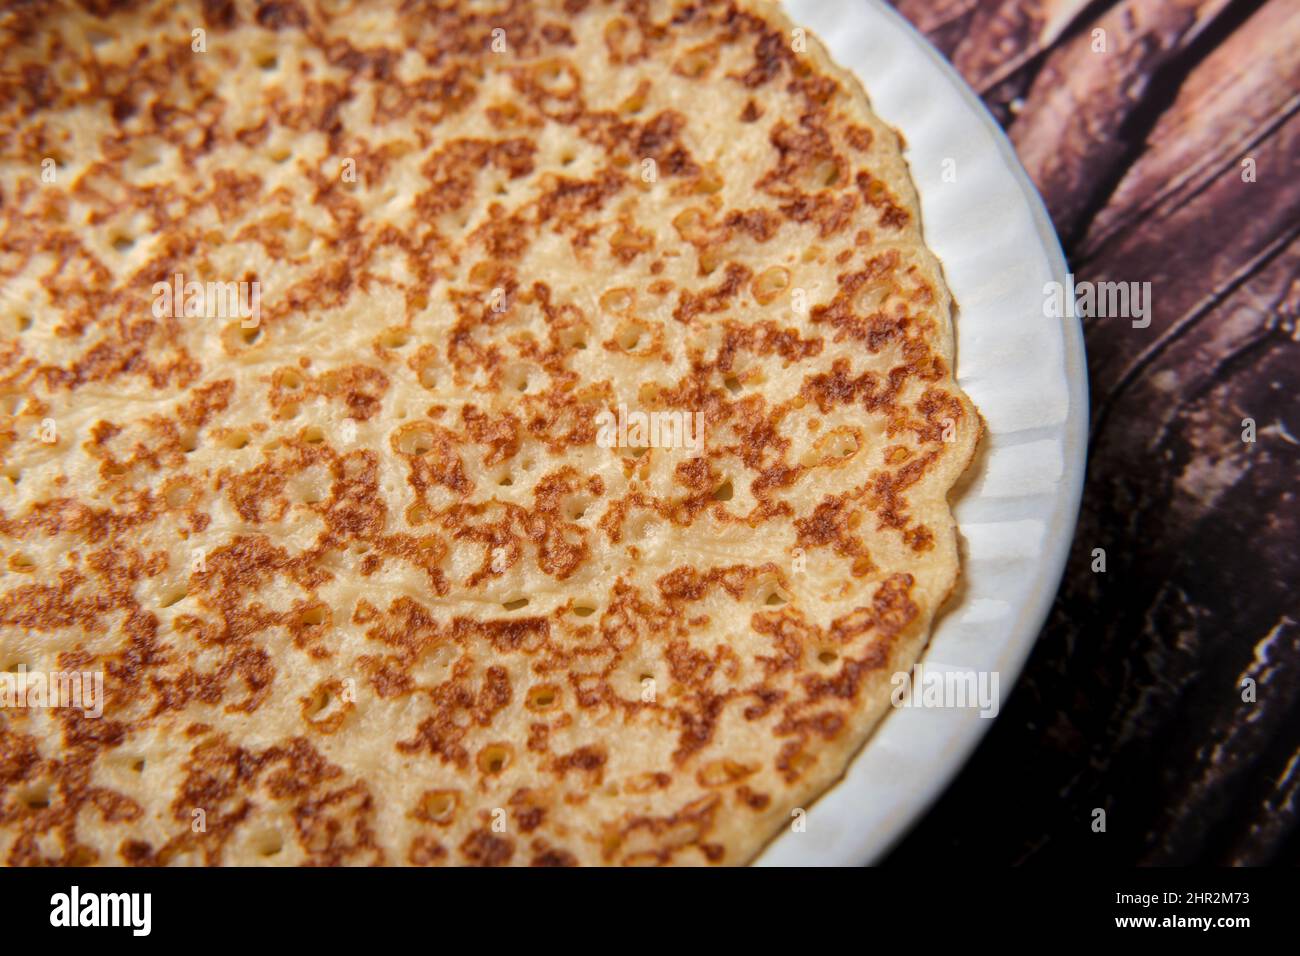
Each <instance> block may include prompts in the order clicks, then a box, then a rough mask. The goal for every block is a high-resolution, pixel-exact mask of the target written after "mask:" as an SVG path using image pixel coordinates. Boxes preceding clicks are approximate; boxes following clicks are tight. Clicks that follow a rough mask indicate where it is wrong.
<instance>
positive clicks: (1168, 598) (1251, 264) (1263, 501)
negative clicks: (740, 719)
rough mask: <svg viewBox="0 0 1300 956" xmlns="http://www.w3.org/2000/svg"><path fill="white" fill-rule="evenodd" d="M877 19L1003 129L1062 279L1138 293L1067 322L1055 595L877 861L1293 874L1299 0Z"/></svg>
mask: <svg viewBox="0 0 1300 956" xmlns="http://www.w3.org/2000/svg"><path fill="white" fill-rule="evenodd" d="M896 6H897V7H898V9H899V10H900V11H901V12H902V13H903V14H904V15H905V16H907V17H909V18H910V19H911V20H912V21H913V23H915V24H916V25H917V26H918V28H919V29H921V30H922V31H923V32H925V33H926V34H927V35H928V36H930V38H931V39H932V41H933V42H935V44H936V45H937V46H938V47H939V48H940V49H942V50H943V51H944V52H945V53H947V54H948V55H949V57H950V58H951V59H952V60H953V62H954V64H955V65H956V66H957V67H958V69H959V70H961V72H962V74H963V75H964V76H965V77H966V78H967V80H968V81H969V82H970V83H971V85H972V87H973V88H975V89H976V90H977V91H978V92H979V93H980V94H981V95H982V96H983V97H984V100H985V102H986V104H988V106H989V107H990V109H991V110H992V111H993V112H994V115H995V116H997V117H998V118H999V119H1000V120H1001V121H1002V122H1003V123H1004V125H1005V126H1006V128H1007V132H1008V134H1009V136H1010V137H1011V139H1012V142H1013V143H1014V144H1015V146H1016V149H1017V151H1018V152H1019V154H1020V156H1021V159H1022V161H1023V162H1024V163H1025V166H1026V168H1027V169H1028V171H1029V173H1030V175H1031V177H1032V178H1033V179H1034V181H1035V182H1036V183H1037V185H1038V187H1039V189H1040V191H1041V192H1042V193H1043V196H1044V199H1045V201H1046V203H1047V206H1048V208H1049V210H1050V211H1051V213H1052V216H1053V219H1054V221H1055V223H1056V226H1057V230H1058V232H1059V233H1060V235H1061V237H1062V240H1063V243H1064V245H1065V247H1066V255H1067V258H1068V259H1069V261H1070V263H1071V268H1072V270H1073V271H1074V273H1075V275H1076V278H1077V279H1078V280H1080V281H1084V280H1090V281H1094V282H1111V281H1123V282H1150V283H1151V295H1152V303H1153V311H1152V316H1151V324H1150V326H1149V327H1147V328H1134V327H1133V326H1132V323H1131V322H1129V321H1128V320H1124V319H1101V318H1099V319H1090V320H1088V321H1086V322H1085V327H1084V335H1085V340H1086V344H1087V350H1088V364H1089V384H1090V387H1091V392H1092V400H1093V415H1092V432H1091V435H1090V461H1089V468H1088V477H1087V482H1086V485H1085V492H1084V503H1083V508H1082V511H1081V514H1080V518H1079V526H1078V530H1077V533H1076V538H1075V541H1074V544H1073V549H1072V554H1071V559H1070V563H1069V567H1068V569H1067V571H1066V575H1065V579H1064V581H1063V582H1062V586H1061V590H1060V593H1059V594H1058V597H1057V601H1056V605H1055V607H1054V609H1053V613H1052V616H1051V618H1050V620H1049V622H1048V625H1047V627H1046V628H1045V629H1044V633H1043V635H1042V637H1041V638H1040V641H1039V644H1038V646H1037V648H1036V649H1035V652H1034V654H1033V656H1032V657H1031V659H1030V661H1029V663H1028V665H1027V667H1026V670H1025V672H1024V674H1023V676H1022V679H1021V681H1020V683H1019V685H1018V686H1017V688H1016V690H1015V692H1014V694H1013V695H1012V697H1011V699H1010V700H1009V701H1008V703H1007V705H1006V707H1005V708H1004V710H1003V714H1002V716H1001V718H1000V719H999V720H998V723H997V724H996V725H995V727H994V729H993V730H992V732H991V733H990V734H989V736H988V738H987V739H986V740H985V742H984V743H983V744H982V746H981V747H980V749H979V751H977V753H976V755H975V757H974V758H973V759H972V760H971V762H970V764H969V765H968V766H967V768H966V769H965V770H964V771H963V773H962V774H961V776H960V777H959V778H958V780H957V782H956V783H955V784H954V786H953V787H952V788H951V789H950V790H949V792H948V793H947V795H946V796H945V797H944V798H943V799H942V800H941V801H940V803H939V804H938V805H937V806H936V807H935V808H934V809H933V810H932V811H931V812H930V813H929V814H928V815H927V816H926V817H925V818H924V819H923V820H922V822H921V823H920V824H919V825H918V826H917V828H916V829H915V830H914V831H913V833H912V834H911V835H910V836H909V837H908V838H907V839H906V840H905V841H904V842H903V843H902V844H900V846H899V847H898V848H897V849H896V850H895V851H894V853H893V854H892V855H891V856H890V858H889V861H890V862H893V863H911V862H915V863H923V862H926V861H928V860H932V859H933V858H934V857H935V855H936V854H939V853H942V854H944V855H945V857H944V858H948V859H951V858H952V854H953V853H954V852H957V853H962V854H964V855H965V856H964V858H968V859H970V860H973V861H978V862H982V863H995V864H996V863H1046V862H1052V863H1079V862H1103V861H1104V862H1112V863H1126V864H1132V863H1139V864H1186V863H1197V862H1203V863H1221V864H1264V863H1288V864H1292V865H1294V864H1296V863H1300V826H1298V825H1297V815H1298V814H1300V608H1298V604H1300V602H1298V601H1297V599H1296V595H1295V581H1296V578H1297V571H1300V548H1298V547H1297V541H1300V508H1298V507H1297V500H1296V493H1297V488H1298V487H1300V482H1298V481H1297V479H1298V478H1300V388H1298V386H1300V331H1298V320H1297V317H1298V316H1300V4H1297V3H1295V2H1293V0H1267V2H1228V0H1199V2H1197V0H1125V2H1101V3H1081V2H1073V3H1071V2H1062V0H1021V2H1003V0H994V2H987V3H978V4H976V3H968V2H963V0H941V2H935V3H922V2H920V0H899V2H898V3H897V4H896ZM1098 29H1101V30H1105V31H1106V32H1105V38H1106V43H1107V47H1106V50H1105V51H1104V52H1102V51H1097V50H1096V49H1095V46H1094V37H1095V34H1094V32H1093V31H1094V30H1098ZM1247 423H1253V425H1254V430H1255V434H1254V436H1253V437H1254V441H1247V440H1244V437H1243V436H1244V435H1246V434H1247V433H1246V424H1247ZM1247 437H1248V436H1247ZM1098 548H1100V549H1104V552H1105V558H1106V567H1105V571H1104V572H1095V571H1094V570H1093V565H1094V553H1095V549H1098ZM1247 679H1249V681H1248V680H1247ZM1250 681H1253V682H1254V685H1253V686H1254V694H1255V699H1254V700H1253V701H1248V700H1243V685H1244V684H1249V682H1250ZM1097 809H1104V810H1105V811H1106V830H1105V832H1101V833H1099V832H1094V830H1093V826H1092V824H1093V820H1094V811H1095V810H1097ZM959 858H963V857H959Z"/></svg>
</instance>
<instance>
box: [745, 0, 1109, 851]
mask: <svg viewBox="0 0 1300 956" xmlns="http://www.w3.org/2000/svg"><path fill="white" fill-rule="evenodd" d="M784 7H785V10H786V12H787V14H788V15H789V16H790V18H791V19H792V20H793V21H794V22H795V23H796V24H799V25H801V26H804V27H806V28H808V29H809V30H811V31H812V32H813V33H814V34H815V35H816V36H817V37H818V38H819V39H820V40H821V41H822V42H823V43H824V44H825V45H826V47H827V49H828V50H829V51H830V54H831V56H832V58H833V59H834V60H835V62H836V63H838V64H839V65H840V66H842V67H844V68H845V69H848V70H851V71H852V72H853V73H854V74H855V75H856V76H857V77H858V79H859V80H861V81H862V84H863V86H864V87H865V88H866V90H867V95H868V97H869V98H870V100H871V104H872V107H873V108H874V109H875V111H876V112H877V114H878V115H880V116H881V118H882V119H884V120H885V121H886V122H887V123H890V124H891V125H893V126H894V127H895V128H896V129H898V130H899V131H900V132H901V133H902V134H903V136H904V139H905V140H906V142H907V151H906V157H907V160H908V163H909V165H910V166H911V170H912V177H913V180H914V181H915V183H916V187H917V190H918V192H919V193H920V197H921V214H922V220H923V226H924V229H925V237H926V243H927V245H929V247H930V248H931V249H932V250H933V251H934V252H935V254H936V255H937V256H938V257H939V259H940V260H941V261H942V263H943V267H944V274H945V277H946V278H947V280H948V284H949V287H950V288H951V289H952V292H953V296H954V298H955V299H956V301H957V303H958V308H959V311H958V314H957V324H956V328H957V379H958V382H959V383H960V384H961V386H962V387H963V388H964V389H965V390H966V392H967V393H968V394H969V395H970V397H971V399H972V401H974V402H975V405H976V406H977V407H978V408H979V409H980V411H981V413H982V414H983V416H984V419H985V424H986V426H987V432H986V435H985V439H984V440H985V443H986V444H985V447H984V448H983V449H982V450H981V454H980V456H979V458H978V459H977V463H976V465H975V466H974V467H975V468H977V469H978V472H977V474H976V475H975V477H974V480H973V482H972V483H971V485H970V486H969V487H968V488H967V490H966V491H965V493H964V494H963V495H962V497H961V498H960V499H959V500H958V502H957V505H956V508H955V513H956V517H957V521H958V527H959V528H960V530H961V534H962V542H963V548H962V551H963V563H962V572H963V577H964V587H963V588H962V590H961V592H960V594H959V595H958V596H957V597H955V598H954V600H953V601H952V602H951V603H950V605H949V607H948V608H947V609H946V610H945V612H944V614H943V616H942V617H941V619H940V620H939V622H938V626H937V627H936V629H935V632H934V635H933V636H932V639H931V642H930V645H929V647H928V648H927V650H926V653H925V655H924V657H923V658H922V663H923V664H924V665H925V666H926V667H927V668H933V669H935V670H941V671H943V670H973V671H977V672H980V671H983V672H989V673H996V674H997V675H998V684H999V690H1000V698H1001V703H1002V704H1005V702H1006V699H1007V697H1008V695H1009V694H1010V692H1011V690H1012V688H1013V686H1014V684H1015V681H1016V679H1017V677H1018V676H1019V674H1020V671H1021V669H1022V667H1023V666H1024V663H1025V659H1026V658H1027V657H1028V656H1029V652H1030V650H1032V648H1033V646H1034V643H1035V642H1036V640H1037V638H1038V635H1039V632H1040V631H1041V630H1042V627H1043V624H1044V622H1045V621H1046V619H1047V615H1048V612H1049V611H1050V609H1051V606H1052V601H1053V598H1054V597H1055V595H1056V590H1057V587H1058V585H1059V583H1060V579H1061V574H1062V572H1063V571H1064V568H1065V562H1066V559H1067V557H1068V555H1069V551H1070V543H1071V541H1072V539H1073V537H1074V525H1075V521H1076V518H1077V516H1078V511H1079V499H1080V495H1081V493H1082V489H1083V477H1084V465H1085V456H1086V452H1087V435H1088V386H1087V373H1086V368H1085V364H1084V349H1083V333H1082V328H1081V327H1080V325H1079V323H1078V321H1077V320H1074V319H1069V318H1066V319H1051V318H1046V317H1045V316H1044V310H1043V301H1044V286H1045V285H1046V284H1047V283H1049V282H1060V283H1064V282H1065V276H1066V272H1067V267H1066V263H1065V257H1064V255H1063V253H1062V251H1061V245H1060V242H1059V240H1058V239H1057V236H1056V231H1055V229H1054V228H1053V226H1052V223H1051V220H1050V218H1049V217H1048V215H1047V211H1046V209H1045V208H1044V206H1043V202H1042V199H1041V198H1040V197H1039V195H1038V192H1037V190H1036V189H1035V188H1034V185H1033V183H1032V182H1031V181H1030V179H1029V177H1028V175H1027V174H1026V173H1025V170H1024V168H1023V167H1022V166H1021V165H1020V161H1019V160H1018V159H1017V158H1016V154H1015V151H1014V149H1013V148H1012V146H1011V144H1010V142H1009V141H1008V140H1007V138H1006V136H1005V135H1004V134H1003V132H1002V130H1001V128H1000V127H999V126H998V124H997V122H996V121H995V120H994V119H993V117H992V116H991V115H990V114H989V113H988V111H987V110H986V109H985V107H984V104H983V103H982V102H981V101H980V100H979V98H978V97H977V96H976V95H975V93H974V92H972V91H971V89H970V88H969V87H968V86H967V85H966V83H965V81H964V80H963V79H962V78H961V76H960V75H959V74H958V73H957V71H956V70H955V69H953V67H952V66H951V65H950V64H949V63H948V62H947V61H946V60H945V59H944V58H943V56H942V55H941V54H940V53H939V52H938V51H937V50H935V49H934V47H932V46H931V45H930V43H929V42H928V41H927V40H926V39H925V38H924V37H923V36H921V34H919V33H918V32H917V31H916V30H915V29H914V28H913V27H912V26H911V25H910V24H909V23H908V22H907V21H906V20H905V19H904V18H903V17H902V16H901V15H900V14H899V13H898V12H897V11H895V10H894V9H893V8H891V7H889V6H887V5H886V4H885V3H884V2H882V0H785V3H784ZM954 180H955V181H954ZM992 723H993V721H992V720H991V719H987V718H981V717H980V716H979V714H978V712H977V711H975V710H973V709H948V710H943V709H896V710H893V711H891V712H890V713H889V714H888V715H887V716H886V718H885V719H884V721H883V722H882V723H881V725H880V727H879V728H877V730H876V731H875V733H874V734H873V735H872V736H871V738H870V739H869V740H868V741H867V743H866V745H865V746H864V747H863V749H862V751H861V752H860V753H859V754H858V755H857V757H856V758H855V759H854V760H853V762H852V764H851V765H850V766H849V768H848V771H847V772H846V774H845V776H844V778H843V779H842V780H841V781H840V782H839V783H837V784H836V785H835V786H834V787H833V788H832V789H830V790H829V791H827V792H826V793H825V794H824V795H822V796H821V797H820V798H819V799H818V800H817V801H816V802H815V803H814V804H813V805H812V806H811V807H809V808H807V812H806V817H805V818H804V820H803V827H804V829H803V830H802V831H800V832H795V830H794V828H793V827H792V828H791V829H790V830H788V831H786V832H784V833H782V834H781V835H780V836H778V837H777V838H776V839H775V840H773V841H772V843H771V844H770V845H769V846H768V847H767V848H766V849H765V850H764V852H763V853H762V855H761V856H760V857H759V858H758V860H757V861H756V863H757V865H760V866H783V865H784V866H789V865H822V866H852V865H860V864H863V863H873V862H876V861H878V860H879V859H880V858H881V857H882V856H883V855H884V854H885V853H887V852H888V851H889V849H890V848H891V847H893V845H894V844H895V843H896V842H897V841H898V840H899V839H900V838H901V837H902V836H904V835H905V834H906V833H907V831H908V830H909V829H910V828H911V826H912V825H913V824H914V823H916V821H917V820H918V819H920V817H921V816H922V815H923V814H924V812H925V811H926V810H927V809H928V808H929V807H930V805H931V804H932V803H933V802H934V801H935V800H936V799H937V798H938V797H939V796H940V794H942V793H943V791H944V790H945V789H946V788H947V787H948V785H949V784H950V783H951V781H952V779H953V778H954V777H955V776H956V775H957V773H958V771H959V770H960V769H961V768H962V766H963V765H964V764H965V763H966V760H967V759H968V758H969V757H970V755H971V753H972V752H973V751H974V749H975V747H976V745H977V744H978V743H979V742H980V740H981V739H982V737H983V736H984V733H985V732H986V731H987V730H988V729H989V727H990V726H991V725H992Z"/></svg>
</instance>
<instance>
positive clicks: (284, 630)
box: [0, 0, 981, 865]
mask: <svg viewBox="0 0 1300 956" xmlns="http://www.w3.org/2000/svg"><path fill="white" fill-rule="evenodd" d="M0 64H3V65H2V66H0V88H2V93H3V95H0V217H2V219H3V228H2V229H0V328H2V330H3V332H2V334H3V339H0V461H2V471H3V477H0V568H2V573H0V668H3V672H4V673H3V675H0V676H3V677H4V678H5V679H6V681H7V686H8V687H9V689H10V691H11V692H12V690H13V688H15V687H17V686H20V685H21V686H22V687H23V688H26V687H29V686H31V685H32V682H34V681H35V682H37V683H40V682H42V681H43V682H44V685H43V686H46V687H47V688H53V687H56V686H58V681H59V678H58V675H60V674H62V675H65V676H66V675H85V679H86V681H87V683H86V685H85V686H86V688H93V687H94V686H95V684H94V682H95V680H99V681H101V682H102V698H100V699H99V700H98V702H97V704H96V705H95V706H93V707H92V706H88V699H86V698H83V699H82V700H81V701H80V706H51V703H52V700H51V699H47V700H46V701H45V706H39V704H40V702H41V701H40V700H37V702H36V703H37V705H31V704H32V701H33V698H31V697H27V698H24V701H25V702H26V704H28V706H22V705H21V702H20V703H19V704H15V700H16V698H14V697H13V695H12V693H11V695H10V700H9V706H5V707H4V708H0V859H3V860H4V861H5V862H6V863H8V864H12V865H21V864H64V865H66V864H89V863H98V864H107V865H122V864H146V865H155V864H181V865H185V864H209V865H220V864H249V863H258V864H279V865H297V864H328V865H335V864H388V865H404V864H416V865H423V864H447V865H501V864H514V865H570V864H593V865H615V864H688V865H689V864H709V865H718V864H741V863H745V862H748V861H750V860H752V859H753V858H754V857H755V856H756V855H757V854H758V853H759V852H760V850H761V849H762V847H763V846H764V845H765V844H766V843H767V842H768V841H769V840H771V839H772V838H773V837H774V835H776V834H777V833H779V832H781V831H782V830H783V829H784V828H787V827H790V826H794V827H795V828H796V829H799V828H801V827H802V826H803V825H804V823H805V822H806V818H805V814H806V811H807V808H808V807H809V806H810V804H811V803H812V801H814V800H815V799H816V798H817V796H818V795H819V794H821V793H822V792H824V791H825V790H826V789H827V788H828V787H829V786H831V785H832V784H833V783H834V782H835V781H836V780H837V779H838V778H839V777H840V776H841V775H842V774H843V772H844V770H845V767H846V766H847V764H848V762H849V761H850V760H851V758H852V756H853V755H854V753H855V752H856V751H857V750H858V749H859V748H860V747H861V746H862V745H863V743H864V741H865V740H866V739H867V737H868V736H869V734H870V733H871V731H872V729H873V728H874V727H875V726H876V724H877V723H878V722H879V720H880V719H881V718H882V716H883V715H884V714H885V713H886V712H887V711H888V709H889V702H890V693H891V683H890V681H891V677H892V676H893V675H894V673H895V672H898V671H906V670H908V669H910V668H911V666H912V664H913V663H914V662H915V661H916V660H917V658H918V657H919V655H920V654H921V652H922V651H923V649H924V646H925V643H926V641H927V639H928V635H929V632H930V628H931V623H932V621H933V619H934V616H935V614H936V612H937V610H938V609H939V608H940V606H941V605H942V604H943V602H944V600H945V598H946V597H947V595H948V594H949V593H950V591H951V590H952V589H953V587H954V584H955V582H956V579H957V576H958V573H959V563H960V562H959V553H958V545H957V532H956V528H955V524H954V521H953V518H952V513H951V508H950V505H949V501H948V498H949V492H950V490H951V489H952V488H953V486H954V484H955V482H956V481H957V479H958V478H959V476H960V475H961V473H962V472H963V470H964V469H965V468H966V467H967V465H968V463H969V462H970V461H971V458H972V456H973V453H974V449H975V447H976V444H977V442H978V439H979V435H980V431H981V424H980V418H979V415H978V413H977V412H976V410H975V409H974V407H973V406H972V405H971V403H970V401H969V400H968V399H967V398H966V396H965V395H964V394H963V393H962V392H961V390H960V389H959V388H958V386H957V384H956V381H955V377H954V362H955V355H954V343H953V328H952V308H951V300H950V296H949V292H948V290H947V288H946V286H945V284H944V280H943V276H942V273H941V270H940V267H939V264H938V262H937V261H936V259H935V257H934V256H933V255H932V254H931V253H930V252H929V251H928V250H927V248H926V246H925V243H924V239H923V236H922V232H921V223H920V220H919V207H918V201H917V196H916V193H915V190H914V188H913V186H912V183H911V180H910V177H909V173H908V170H907V166H906V163H905V161H904V159H903V157H902V144H901V141H900V138H899V137H898V135H897V134H896V133H895V132H894V131H893V130H892V129H891V128H889V127H888V126H886V125H885V124H884V123H882V122H881V121H880V120H879V119H878V118H877V117H876V116H875V115H874V114H873V112H872V111H871V109H870V106H869V104H868V101H867V99H866V97H865V94H864V93H863V91H862V90H861V88H860V87H859V85H858V84H857V82H856V81H855V80H854V79H853V78H852V77H851V76H849V75H848V74H846V73H845V72H843V71H842V70H840V69H839V68H837V67H836V66H835V65H834V64H833V63H831V62H830V60H829V58H828V57H827V55H826V53H825V52H824V50H823V49H822V47H821V46H820V45H819V43H818V42H817V40H816V39H815V38H814V37H812V36H811V35H807V34H805V33H804V32H803V31H801V30H798V29H797V28H795V27H794V26H793V25H792V24H791V23H790V22H789V21H787V20H786V19H785V17H784V16H783V15H782V14H781V12H780V11H779V9H777V8H776V7H774V6H772V5H769V4H765V3H757V2H730V0H695V2H689V3H688V2H683V0H674V2H669V0H604V2H601V0H537V2H506V0H493V2H471V0H464V2H435V3H425V4H419V3H404V4H399V3H394V2H373V3H371V2H366V3H349V2H338V0H335V2H320V3H307V2H267V3H246V2H229V0H225V2H223V0H208V2H204V3H202V4H192V3H184V2H182V3H175V2H156V3H155V2H142V3H135V2H130V0H125V2H111V0H103V2H88V3H86V4H85V5H84V8H82V7H73V6H70V5H66V4H63V3H52V2H44V0H36V2H29V3H25V4H20V5H18V6H17V7H13V8H11V9H9V10H8V11H7V12H6V13H4V14H0ZM96 675H97V676H96ZM5 686H6V684H5V683H3V682H0V689H3V688H4V687H5ZM64 696H65V698H66V694H65V695H64ZM63 703H64V704H66V703H67V701H66V699H65V700H64V701H63ZM97 710H102V713H96V712H95V711H97Z"/></svg>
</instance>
